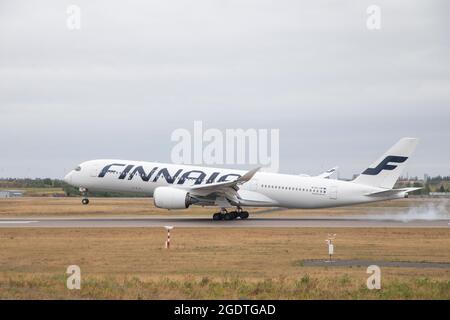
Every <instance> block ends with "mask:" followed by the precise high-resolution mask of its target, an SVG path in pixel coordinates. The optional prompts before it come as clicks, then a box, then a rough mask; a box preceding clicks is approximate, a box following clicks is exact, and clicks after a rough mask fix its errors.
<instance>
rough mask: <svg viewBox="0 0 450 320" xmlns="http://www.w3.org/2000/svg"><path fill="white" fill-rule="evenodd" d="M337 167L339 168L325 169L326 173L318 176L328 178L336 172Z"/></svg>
mask: <svg viewBox="0 0 450 320" xmlns="http://www.w3.org/2000/svg"><path fill="white" fill-rule="evenodd" d="M337 169H338V167H334V168H331V169H329V170H327V171H325V172H324V173H321V174H319V175H318V176H317V178H324V179H328V178H330V176H331V175H332V174H333V173H335V172H336V170H337Z"/></svg>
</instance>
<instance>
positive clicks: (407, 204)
mask: <svg viewBox="0 0 450 320" xmlns="http://www.w3.org/2000/svg"><path fill="white" fill-rule="evenodd" d="M430 206H431V207H439V209H440V210H441V211H443V210H444V211H447V212H450V201H448V199H432V198H410V199H399V200H394V201H387V202H375V203H372V204H364V205H358V206H351V207H342V208H332V209H314V210H285V211H279V212H274V213H270V214H267V213H265V214H266V215H267V216H295V215H302V216H311V215H330V216H335V215H336V216H339V215H352V214H368V213H371V214H379V213H386V212H389V213H398V212H405V211H408V210H409V209H410V208H425V209H427V208H429V207H430ZM215 210H216V209H214V208H202V207H197V206H192V207H190V208H189V209H187V210H172V211H168V210H164V209H158V208H155V207H154V205H153V199H151V198H128V199H127V198H92V199H91V203H90V204H89V205H88V206H83V205H81V199H80V198H49V197H41V198H39V197H24V198H10V199H0V218H2V217H3V218H8V217H20V216H27V217H32V216H36V217H38V216H47V217H50V216H60V217H62V216H131V215H133V216H148V215H175V214H176V215H186V216H192V215H208V216H210V215H212V213H213V212H214V211H215ZM249 211H250V213H251V214H252V213H258V212H265V211H267V210H265V209H261V208H258V209H256V208H250V209H249Z"/></svg>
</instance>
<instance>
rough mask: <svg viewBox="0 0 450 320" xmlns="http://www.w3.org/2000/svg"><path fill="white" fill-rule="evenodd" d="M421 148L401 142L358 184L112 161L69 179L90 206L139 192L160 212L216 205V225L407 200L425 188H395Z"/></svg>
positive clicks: (87, 165)
mask: <svg viewBox="0 0 450 320" xmlns="http://www.w3.org/2000/svg"><path fill="white" fill-rule="evenodd" d="M417 143H418V139H416V138H402V139H400V141H398V142H397V143H396V144H395V145H394V146H393V147H391V148H390V149H389V150H388V151H387V152H386V153H385V154H384V155H383V156H382V157H381V158H379V159H378V160H377V161H375V162H374V163H373V164H372V165H371V166H370V167H368V168H367V169H366V170H364V171H363V172H362V173H361V174H360V175H359V176H357V177H356V178H355V179H354V180H352V181H343V180H334V179H329V176H327V175H326V174H325V175H319V176H316V177H304V176H299V175H288V174H278V173H269V172H260V170H259V169H260V168H255V169H252V170H250V171H243V170H233V169H219V168H210V167H200V166H190V165H179V164H165V163H157V162H142V161H129V160H110V159H106V160H92V161H87V162H84V163H82V164H80V165H79V166H77V167H76V168H75V169H74V170H72V171H71V172H70V173H68V174H67V175H66V177H65V178H64V180H65V181H66V182H67V183H68V184H70V185H72V186H75V187H77V188H79V190H80V192H81V193H82V195H83V199H82V203H83V204H84V205H87V204H89V198H88V193H89V192H90V191H92V192H94V191H103V192H104V191H106V192H108V191H111V192H114V191H115V192H133V193H140V194H142V195H143V196H148V197H153V201H154V204H155V206H156V207H158V208H163V209H168V210H174V209H187V208H189V206H191V205H200V206H214V207H218V208H220V211H218V212H216V213H214V214H213V216H212V218H213V220H234V219H237V218H240V219H247V218H248V217H249V212H248V211H245V210H244V208H245V207H282V208H288V209H312V208H331V207H339V206H348V205H354V204H361V203H368V202H375V201H384V200H392V199H399V198H404V197H407V196H408V193H409V192H412V191H415V190H418V189H420V188H400V189H393V187H394V184H395V182H396V181H397V179H398V178H399V176H400V175H401V173H402V171H403V169H404V167H405V165H406V163H407V160H408V158H409V157H410V156H411V154H412V152H413V151H414V150H415V148H416V146H417ZM330 170H333V169H330ZM333 171H334V170H333ZM230 208H236V210H235V211H228V209H230Z"/></svg>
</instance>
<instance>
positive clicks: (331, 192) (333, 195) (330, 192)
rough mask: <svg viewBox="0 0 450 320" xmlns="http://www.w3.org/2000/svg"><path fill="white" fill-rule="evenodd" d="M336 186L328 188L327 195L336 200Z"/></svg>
mask: <svg viewBox="0 0 450 320" xmlns="http://www.w3.org/2000/svg"><path fill="white" fill-rule="evenodd" d="M337 191H338V190H337V186H331V187H329V188H328V196H329V198H330V199H332V200H337Z"/></svg>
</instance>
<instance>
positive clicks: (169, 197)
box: [153, 187, 197, 209]
mask: <svg viewBox="0 0 450 320" xmlns="http://www.w3.org/2000/svg"><path fill="white" fill-rule="evenodd" d="M153 201H154V202H155V206H156V207H158V208H163V209H187V208H189V206H190V205H191V204H193V203H195V202H197V201H195V199H193V198H192V197H191V196H190V195H189V192H187V191H185V190H182V189H177V188H171V187H158V188H156V189H155V192H154V194H153Z"/></svg>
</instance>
